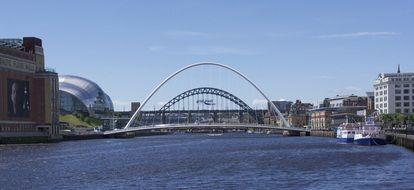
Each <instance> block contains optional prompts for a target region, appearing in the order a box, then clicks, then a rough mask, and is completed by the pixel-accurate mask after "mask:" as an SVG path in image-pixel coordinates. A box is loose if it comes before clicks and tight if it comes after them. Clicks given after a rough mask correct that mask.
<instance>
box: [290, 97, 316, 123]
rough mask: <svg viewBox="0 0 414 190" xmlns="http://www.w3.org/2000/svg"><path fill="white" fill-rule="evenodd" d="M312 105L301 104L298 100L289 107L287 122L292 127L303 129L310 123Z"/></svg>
mask: <svg viewBox="0 0 414 190" xmlns="http://www.w3.org/2000/svg"><path fill="white" fill-rule="evenodd" d="M312 108H313V104H310V103H302V102H301V101H300V100H296V102H295V103H294V104H293V105H292V106H291V108H290V112H289V116H288V120H289V123H290V124H291V125H292V126H295V127H304V126H306V125H308V124H309V123H310V110H312Z"/></svg>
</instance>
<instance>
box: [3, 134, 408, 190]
mask: <svg viewBox="0 0 414 190" xmlns="http://www.w3.org/2000/svg"><path fill="white" fill-rule="evenodd" d="M276 188H279V189H280V188H283V189H391V188H392V189H414V152H412V151H410V150H407V149H405V148H402V147H398V146H394V145H386V146H377V147H375V146H373V147H367V146H356V145H349V144H337V143H336V142H335V139H331V138H320V137H281V136H275V135H258V134H224V135H222V136H217V137H211V136H207V135H206V134H179V135H165V136H151V137H139V138H133V139H98V140H84V141H68V142H61V143H55V144H32V145H0V189H276Z"/></svg>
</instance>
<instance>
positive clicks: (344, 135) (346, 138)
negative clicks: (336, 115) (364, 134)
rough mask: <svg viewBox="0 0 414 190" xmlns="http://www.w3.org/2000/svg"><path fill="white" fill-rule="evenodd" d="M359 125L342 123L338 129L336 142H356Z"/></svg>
mask: <svg viewBox="0 0 414 190" xmlns="http://www.w3.org/2000/svg"><path fill="white" fill-rule="evenodd" d="M357 127H358V125H357V124H355V123H348V122H346V123H342V124H341V125H339V126H338V129H337V130H336V142H339V143H352V142H354V135H355V130H356V128H357Z"/></svg>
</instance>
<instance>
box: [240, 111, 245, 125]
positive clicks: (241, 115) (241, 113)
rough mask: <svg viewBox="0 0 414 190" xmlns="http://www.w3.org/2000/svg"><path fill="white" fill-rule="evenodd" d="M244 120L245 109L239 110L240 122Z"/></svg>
mask: <svg viewBox="0 0 414 190" xmlns="http://www.w3.org/2000/svg"><path fill="white" fill-rule="evenodd" d="M243 120H244V118H243V111H239V122H240V123H243Z"/></svg>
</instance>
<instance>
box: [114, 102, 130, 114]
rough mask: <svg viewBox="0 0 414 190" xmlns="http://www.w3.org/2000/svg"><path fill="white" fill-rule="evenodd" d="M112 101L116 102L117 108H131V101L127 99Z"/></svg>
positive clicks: (115, 106) (115, 107)
mask: <svg viewBox="0 0 414 190" xmlns="http://www.w3.org/2000/svg"><path fill="white" fill-rule="evenodd" d="M112 103H113V104H114V109H115V110H122V111H124V110H130V109H131V101H125V100H112Z"/></svg>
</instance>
